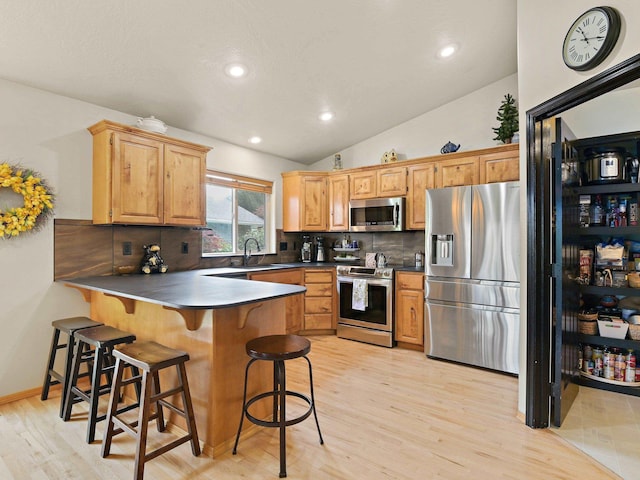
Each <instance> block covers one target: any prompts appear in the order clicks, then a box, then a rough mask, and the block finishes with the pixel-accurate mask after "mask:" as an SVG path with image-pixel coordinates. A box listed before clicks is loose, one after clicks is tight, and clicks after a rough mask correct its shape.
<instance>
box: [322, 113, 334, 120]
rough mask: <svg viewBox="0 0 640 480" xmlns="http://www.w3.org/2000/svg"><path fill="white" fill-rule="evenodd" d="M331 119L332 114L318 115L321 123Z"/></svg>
mask: <svg viewBox="0 0 640 480" xmlns="http://www.w3.org/2000/svg"><path fill="white" fill-rule="evenodd" d="M332 118H333V112H323V113H321V114H320V120H322V121H323V122H328V121H329V120H331V119H332Z"/></svg>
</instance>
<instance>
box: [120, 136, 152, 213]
mask: <svg viewBox="0 0 640 480" xmlns="http://www.w3.org/2000/svg"><path fill="white" fill-rule="evenodd" d="M163 162H164V145H163V144H162V143H161V142H158V141H155V140H151V139H147V138H140V137H137V136H135V135H129V134H126V133H115V134H114V138H113V178H112V182H113V185H112V194H113V200H112V202H113V204H112V209H113V210H112V221H113V222H114V223H137V224H160V223H162V221H163V211H162V204H163Z"/></svg>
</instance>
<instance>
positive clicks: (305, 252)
mask: <svg viewBox="0 0 640 480" xmlns="http://www.w3.org/2000/svg"><path fill="white" fill-rule="evenodd" d="M301 257H302V261H303V262H305V263H308V262H310V261H311V237H310V236H309V235H303V236H302V252H301Z"/></svg>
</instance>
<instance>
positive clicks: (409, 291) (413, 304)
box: [395, 272, 424, 349]
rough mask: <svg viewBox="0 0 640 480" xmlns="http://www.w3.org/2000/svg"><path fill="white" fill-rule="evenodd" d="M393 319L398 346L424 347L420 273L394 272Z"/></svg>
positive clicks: (422, 293)
mask: <svg viewBox="0 0 640 480" xmlns="http://www.w3.org/2000/svg"><path fill="white" fill-rule="evenodd" d="M395 318H396V330H395V340H396V341H397V342H399V344H402V343H405V344H409V345H410V346H415V348H416V349H418V348H420V347H422V346H424V275H423V274H422V273H421V272H396V311H395ZM409 345H407V346H409ZM400 346H402V345H400Z"/></svg>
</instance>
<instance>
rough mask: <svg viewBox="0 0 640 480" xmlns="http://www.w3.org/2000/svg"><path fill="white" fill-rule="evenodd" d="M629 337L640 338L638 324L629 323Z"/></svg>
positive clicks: (639, 326) (632, 338)
mask: <svg viewBox="0 0 640 480" xmlns="http://www.w3.org/2000/svg"><path fill="white" fill-rule="evenodd" d="M629 337H631V340H640V325H634V324H632V323H630V324H629Z"/></svg>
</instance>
